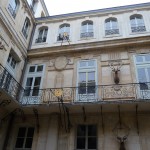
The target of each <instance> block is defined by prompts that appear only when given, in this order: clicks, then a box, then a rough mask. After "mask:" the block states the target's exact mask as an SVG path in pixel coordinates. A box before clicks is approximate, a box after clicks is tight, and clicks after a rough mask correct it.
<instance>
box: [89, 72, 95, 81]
mask: <svg viewBox="0 0 150 150" xmlns="http://www.w3.org/2000/svg"><path fill="white" fill-rule="evenodd" d="M91 81H95V72H88V82H91Z"/></svg>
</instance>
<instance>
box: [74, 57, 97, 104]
mask: <svg viewBox="0 0 150 150" xmlns="http://www.w3.org/2000/svg"><path fill="white" fill-rule="evenodd" d="M90 61H94V66H87V65H86V67H80V62H87V63H88V62H90ZM82 72H86V82H85V83H86V93H85V94H84V93H79V91H78V90H80V89H79V88H82V86H81V87H80V86H79V84H80V82H79V74H80V73H82ZM90 72H95V85H94V87H95V89H94V90H95V92H94V93H89V92H88V87H90V86H88V83H92V82H87V81H88V80H87V74H88V73H90ZM97 82H98V80H97V60H96V59H84V60H79V61H78V63H77V82H76V85H77V87H78V88H77V91H76V93H77V95H76V99H77V101H81V102H84V101H85V102H87V101H95V100H96V98H97V89H96V87H97ZM83 87H84V86H83ZM91 87H92V86H91ZM93 94H94V99H90V100H88V99H85V100H84V99H83V100H81V99H80V96H81V95H82V96H83V97H84V96H87V95H89V96H90V95H91V96H92V95H93ZM82 96H81V97H82Z"/></svg>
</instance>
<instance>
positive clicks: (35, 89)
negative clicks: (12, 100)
mask: <svg viewBox="0 0 150 150" xmlns="http://www.w3.org/2000/svg"><path fill="white" fill-rule="evenodd" d="M43 69H44V67H43V65H34V66H30V67H29V72H28V76H27V80H26V85H25V92H24V96H38V95H39V89H40V87H41V80H42V75H43Z"/></svg>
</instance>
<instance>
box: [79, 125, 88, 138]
mask: <svg viewBox="0 0 150 150" xmlns="http://www.w3.org/2000/svg"><path fill="white" fill-rule="evenodd" d="M85 131H86V126H84V125H78V128H77V136H85Z"/></svg>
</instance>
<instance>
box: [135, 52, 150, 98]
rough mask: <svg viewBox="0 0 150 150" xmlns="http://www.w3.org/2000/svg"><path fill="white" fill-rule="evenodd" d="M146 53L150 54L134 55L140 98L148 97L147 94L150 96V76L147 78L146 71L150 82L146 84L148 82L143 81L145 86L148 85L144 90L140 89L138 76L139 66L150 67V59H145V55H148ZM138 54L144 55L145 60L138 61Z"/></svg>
mask: <svg viewBox="0 0 150 150" xmlns="http://www.w3.org/2000/svg"><path fill="white" fill-rule="evenodd" d="M146 55H149V56H150V54H136V55H134V56H133V57H134V64H135V68H136V81H137V83H138V84H139V88H138V93H139V95H138V97H139V98H140V97H141V98H142V99H146V98H147V96H148V97H149V98H150V77H149V79H147V77H148V74H147V72H146V79H147V80H149V81H148V82H149V83H148V84H146V82H141V84H143V86H146V87H147V88H148V89H144V90H142V89H140V81H139V78H138V68H145V69H146V68H150V61H145V57H144V56H146ZM136 56H142V57H143V60H144V61H143V62H137V61H136ZM148 93H149V94H148Z"/></svg>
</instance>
